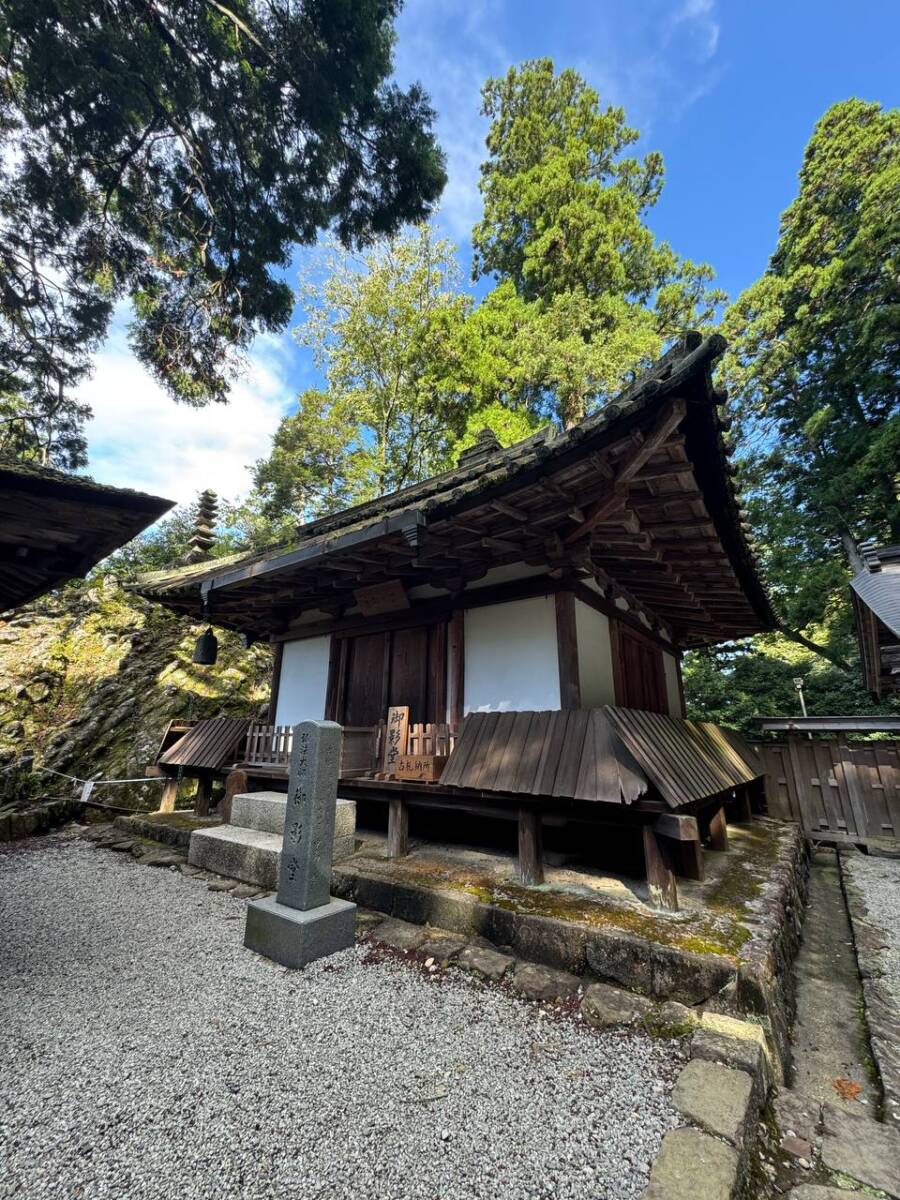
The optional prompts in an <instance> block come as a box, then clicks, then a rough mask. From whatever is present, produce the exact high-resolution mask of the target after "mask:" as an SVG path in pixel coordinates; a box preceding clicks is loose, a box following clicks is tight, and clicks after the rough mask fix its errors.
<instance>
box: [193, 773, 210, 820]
mask: <svg viewBox="0 0 900 1200" xmlns="http://www.w3.org/2000/svg"><path fill="white" fill-rule="evenodd" d="M211 795H212V776H210V775H200V776H199V777H198V779H197V790H196V792H195V793H194V813H195V814H196V815H197V816H198V817H206V816H208V815H209V800H210V796H211Z"/></svg>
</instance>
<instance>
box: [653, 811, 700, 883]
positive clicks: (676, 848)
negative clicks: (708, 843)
mask: <svg viewBox="0 0 900 1200" xmlns="http://www.w3.org/2000/svg"><path fill="white" fill-rule="evenodd" d="M653 832H654V833H655V834H656V836H657V837H659V838H665V840H666V843H667V851H668V854H669V865H670V866H671V867H672V869H673V870H674V871H675V873H676V874H677V875H683V876H684V878H685V879H702V878H703V845H702V843H701V841H700V826H699V824H698V821H697V818H696V817H692V816H681V815H680V814H676V813H663V815H662V816H661V817H657V819H656V821H655V822H654V825H653Z"/></svg>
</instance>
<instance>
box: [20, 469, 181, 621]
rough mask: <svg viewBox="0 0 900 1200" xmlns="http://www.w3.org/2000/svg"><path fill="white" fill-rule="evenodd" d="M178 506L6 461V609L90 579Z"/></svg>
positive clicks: (135, 493) (157, 498) (78, 477)
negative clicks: (95, 570) (111, 556)
mask: <svg viewBox="0 0 900 1200" xmlns="http://www.w3.org/2000/svg"><path fill="white" fill-rule="evenodd" d="M173 503H174V502H173V501H172V500H164V499H162V498H161V497H159V496H150V495H147V494H146V493H144V492H136V491H132V490H131V489H129V488H115V487H109V486H106V485H103V484H99V483H95V482H94V480H92V479H88V478H85V477H84V476H79V475H66V474H63V473H62V472H61V471H55V470H51V469H49V468H46V467H38V466H34V465H33V464H31V463H20V462H12V461H6V460H2V461H0V611H3V610H5V609H9V608H13V607H16V606H18V605H21V604H27V603H28V602H29V601H31V600H34V599H36V598H37V597H38V596H40V595H43V593H45V592H48V591H50V590H51V589H52V588H54V587H57V586H59V585H60V584H61V583H64V582H65V581H66V580H68V579H73V578H77V577H80V576H83V575H86V574H87V572H88V571H89V570H90V569H91V568H92V567H94V566H96V564H97V563H98V562H99V561H100V560H101V559H103V558H105V557H106V556H107V555H108V554H111V553H112V551H113V550H116V549H118V548H119V547H120V546H123V545H124V544H125V543H126V542H128V541H130V540H131V539H132V538H133V537H136V536H137V534H139V533H140V532H141V531H142V530H144V529H146V528H147V526H148V525H151V524H152V523H153V522H154V521H156V520H158V519H159V517H161V516H162V515H163V513H165V512H167V511H168V510H169V509H170V508H171V507H172V505H173Z"/></svg>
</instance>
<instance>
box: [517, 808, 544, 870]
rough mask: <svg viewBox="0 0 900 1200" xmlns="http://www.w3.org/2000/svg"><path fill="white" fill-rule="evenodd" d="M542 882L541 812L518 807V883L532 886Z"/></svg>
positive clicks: (542, 840) (542, 835) (542, 837)
mask: <svg viewBox="0 0 900 1200" xmlns="http://www.w3.org/2000/svg"><path fill="white" fill-rule="evenodd" d="M543 882H544V833H543V828H542V826H541V814H540V813H539V812H538V811H537V810H536V809H533V808H520V809H519V883H522V884H524V885H525V886H526V887H534V886H536V885H537V884H539V883H543Z"/></svg>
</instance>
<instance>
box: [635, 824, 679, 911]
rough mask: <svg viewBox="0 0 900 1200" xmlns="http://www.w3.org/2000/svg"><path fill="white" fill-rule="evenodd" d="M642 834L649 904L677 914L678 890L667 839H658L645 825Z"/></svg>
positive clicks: (648, 826)
mask: <svg viewBox="0 0 900 1200" xmlns="http://www.w3.org/2000/svg"><path fill="white" fill-rule="evenodd" d="M642 832H643V837H644V863H645V865H646V869H647V886H648V887H649V889H650V903H651V904H652V905H653V906H654V907H655V908H667V909H671V910H673V911H676V912H677V910H678V888H677V886H676V884H675V872H674V871H673V870H672V863H671V858H670V854H669V847H668V845H667V844H666V843H667V842H668V838H665V837H660V836H659V835H658V834H657V833H656V832H655V831H654V829H653V827H652V826H650V825H645V826H644V827H643V830H642Z"/></svg>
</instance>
